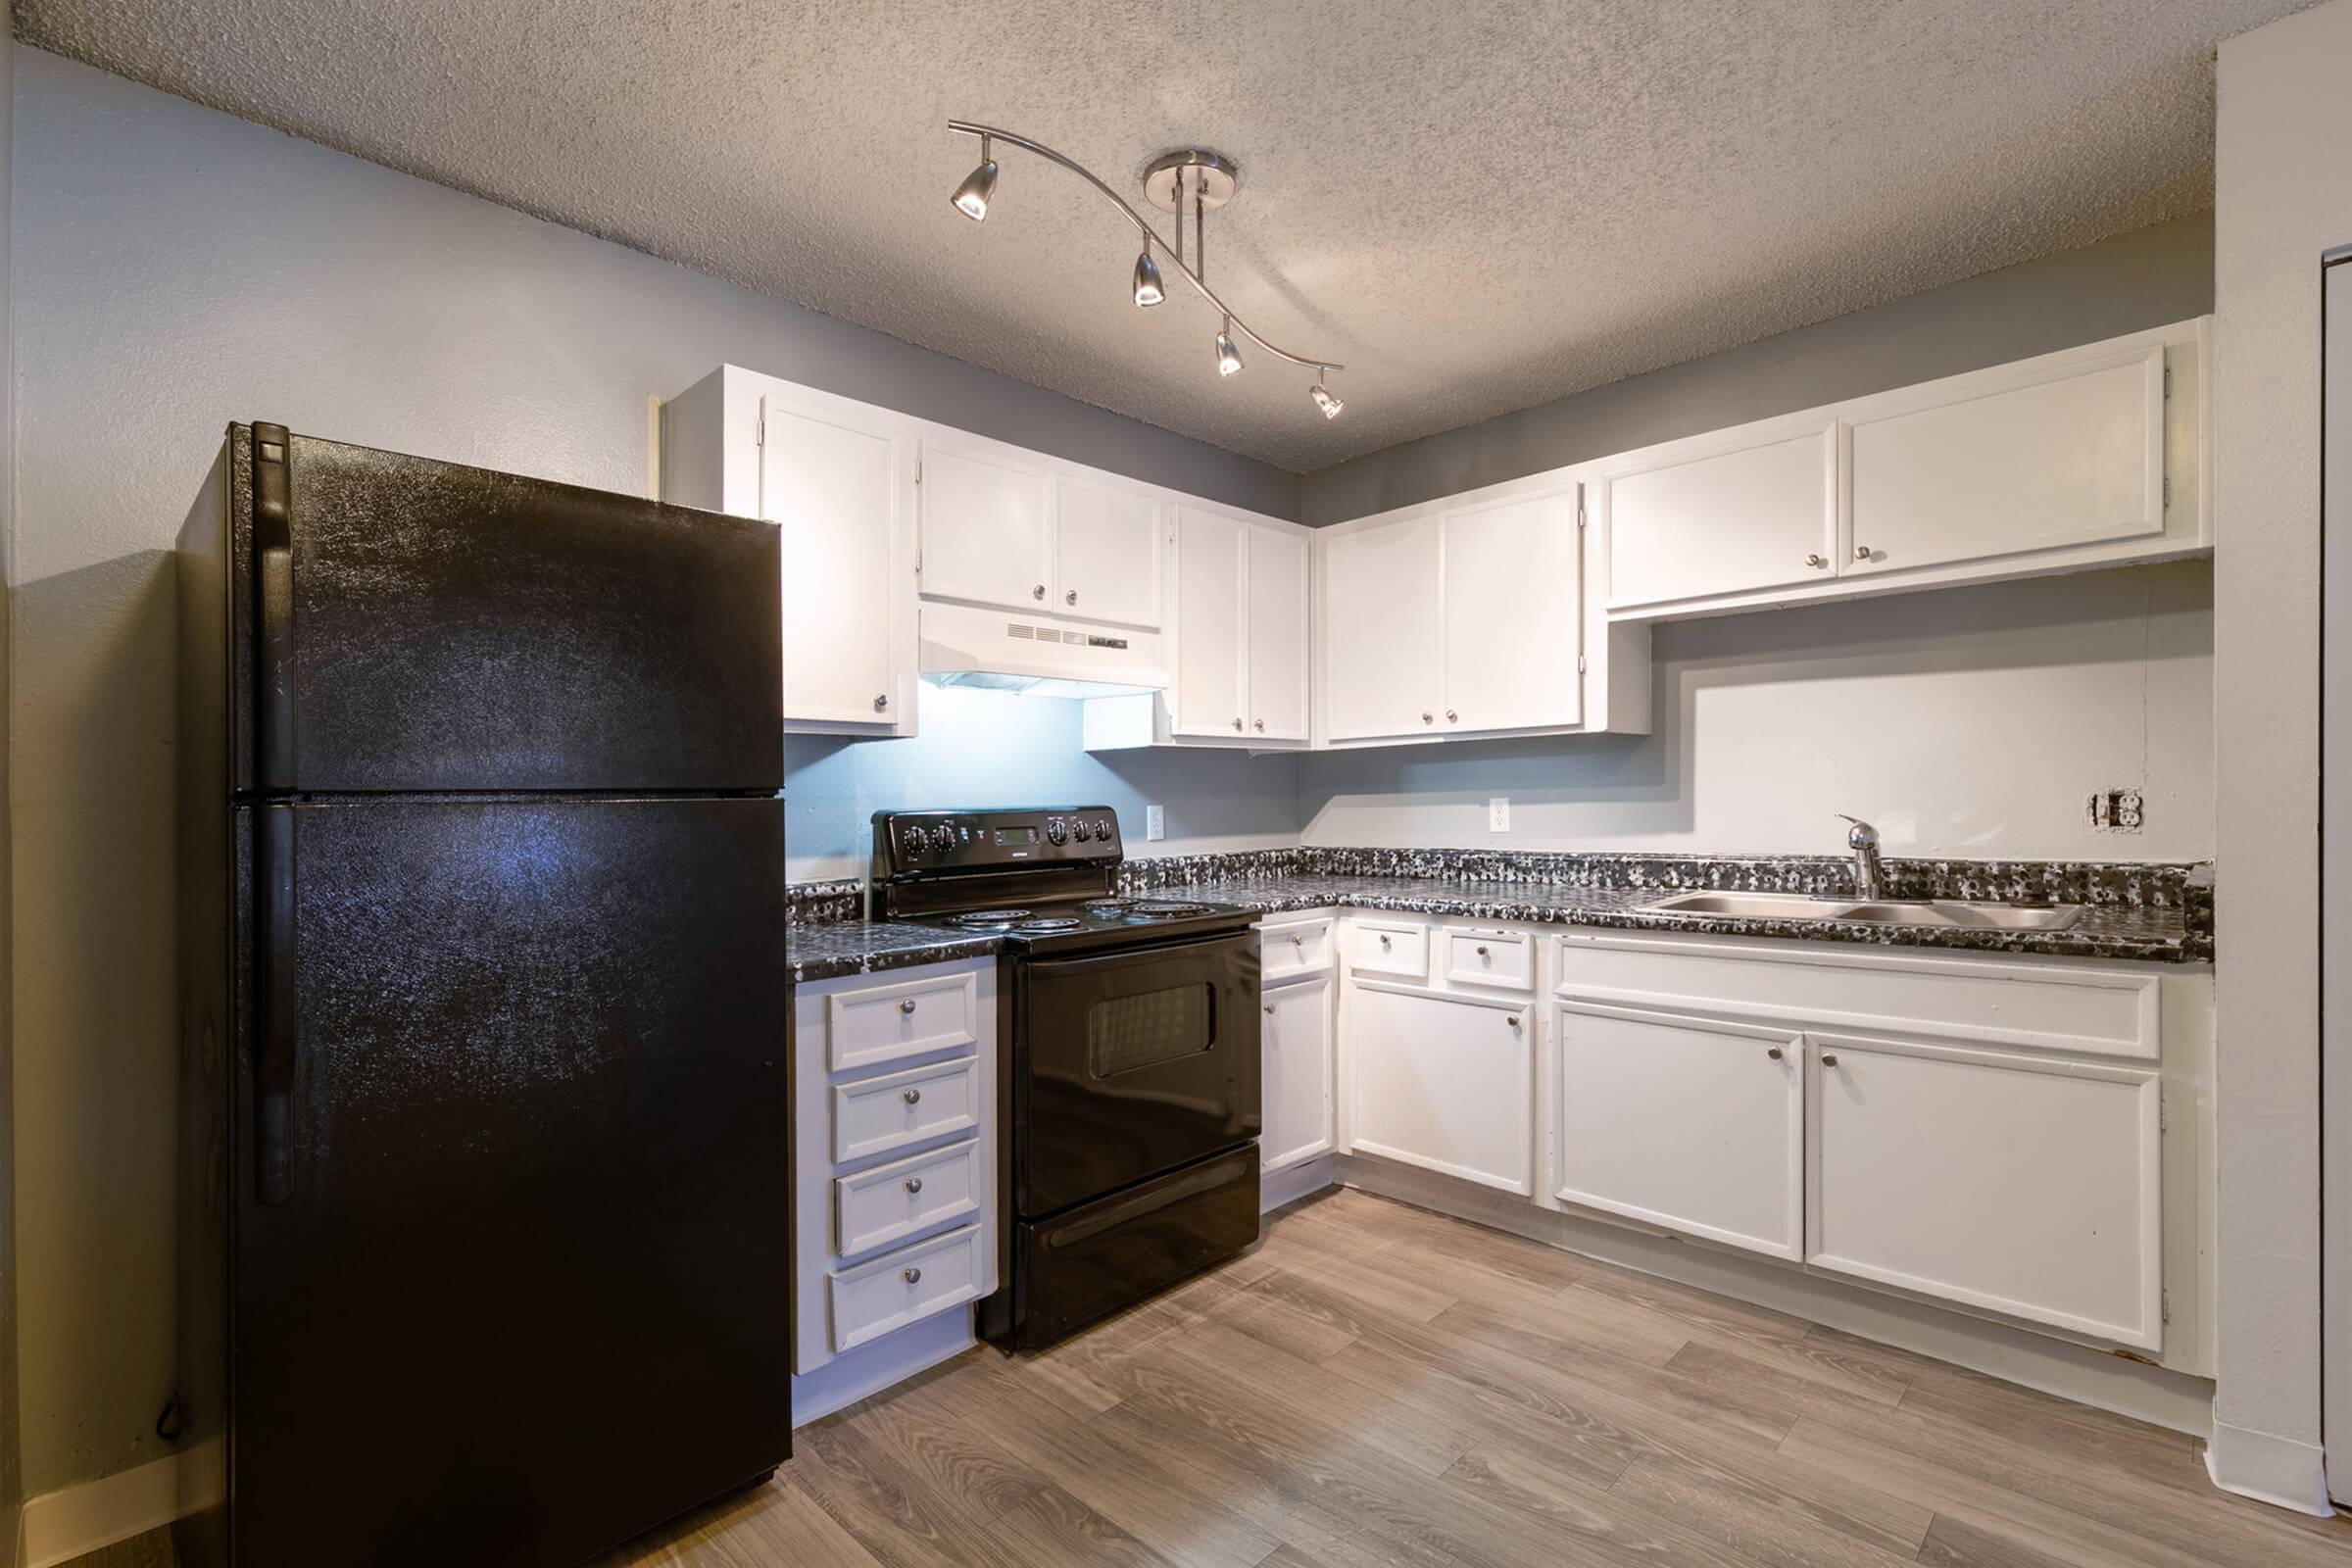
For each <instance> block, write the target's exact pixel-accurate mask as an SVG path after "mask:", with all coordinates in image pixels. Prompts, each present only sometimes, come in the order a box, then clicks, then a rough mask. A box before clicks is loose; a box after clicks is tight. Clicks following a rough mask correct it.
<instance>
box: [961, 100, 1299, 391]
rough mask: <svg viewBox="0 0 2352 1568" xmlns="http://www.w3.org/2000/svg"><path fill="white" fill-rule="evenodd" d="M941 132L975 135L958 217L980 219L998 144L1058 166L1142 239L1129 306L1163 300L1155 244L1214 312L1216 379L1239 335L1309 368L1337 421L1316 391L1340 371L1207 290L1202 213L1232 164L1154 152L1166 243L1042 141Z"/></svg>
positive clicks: (992, 187)
mask: <svg viewBox="0 0 2352 1568" xmlns="http://www.w3.org/2000/svg"><path fill="white" fill-rule="evenodd" d="M948 128H949V129H950V130H952V131H955V132H956V134H958V135H962V136H977V137H979V138H980V149H981V151H980V167H979V168H978V169H975V170H973V171H972V172H971V174H970V175H969V176H968V177H967V178H966V179H965V180H964V182H963V184H962V185H961V186H960V187H958V188H957V190H956V209H957V210H958V211H959V212H961V213H962V214H963V215H964V216H965V217H967V218H970V219H973V220H979V219H982V218H984V217H986V216H987V213H988V204H989V201H990V199H991V198H993V197H994V196H995V194H996V184H997V165H996V161H995V159H994V157H993V156H992V154H993V152H994V151H995V147H996V144H997V143H998V142H1003V143H1005V145H1006V146H1008V147H1019V148H1022V149H1023V150H1025V151H1028V152H1032V153H1035V154H1036V155H1037V156H1038V157H1040V158H1043V159H1044V160H1045V161H1046V162H1047V163H1049V164H1057V165H1059V166H1060V167H1061V168H1063V169H1066V170H1068V171H1069V172H1071V173H1073V174H1076V175H1077V176H1078V177H1079V178H1080V179H1083V180H1085V181H1086V182H1087V183H1088V184H1089V185H1092V186H1094V188H1095V190H1096V192H1097V194H1099V195H1100V196H1102V198H1103V200H1104V201H1106V202H1108V203H1110V205H1111V206H1113V207H1115V208H1117V209H1118V210H1119V214H1120V216H1121V217H1123V218H1125V219H1126V220H1127V221H1129V222H1130V223H1133V224H1134V225H1135V231H1136V234H1137V235H1138V237H1140V238H1141V239H1142V241H1143V254H1142V255H1140V256H1138V257H1137V258H1136V263H1135V275H1134V278H1133V285H1134V286H1133V294H1134V298H1135V303H1136V304H1138V305H1156V304H1158V303H1159V301H1160V299H1161V298H1162V297H1163V295H1164V286H1163V279H1164V277H1165V273H1164V272H1163V271H1162V270H1160V268H1159V267H1158V266H1156V265H1155V264H1154V262H1153V259H1152V247H1153V246H1157V247H1159V249H1160V250H1161V252H1162V253H1163V254H1164V255H1165V256H1166V258H1167V261H1168V264H1169V265H1170V266H1172V267H1173V268H1174V269H1175V272H1176V275H1177V276H1178V277H1181V278H1183V279H1184V280H1185V281H1186V282H1187V283H1189V284H1191V285H1192V288H1193V292H1194V293H1196V294H1198V295H1200V296H1201V298H1202V299H1204V300H1206V301H1207V302H1208V303H1209V304H1210V305H1211V306H1212V307H1214V308H1215V310H1216V312H1217V315H1218V317H1219V318H1220V319H1221V320H1222V323H1223V325H1222V329H1221V330H1220V331H1219V332H1218V333H1217V340H1216V349H1217V369H1218V370H1219V371H1220V372H1221V373H1222V374H1223V375H1228V376H1230V375H1232V374H1234V373H1235V372H1236V371H1238V370H1240V369H1241V368H1242V355H1241V348H1240V345H1239V343H1238V342H1237V341H1236V339H1235V334H1236V333H1239V334H1240V335H1241V336H1242V337H1246V338H1249V339H1250V341H1251V342H1253V343H1255V344H1256V345H1257V346H1258V347H1259V348H1261V349H1264V350H1265V351H1266V352H1267V353H1268V354H1271V355H1272V356H1274V358H1276V359H1278V360H1287V361H1289V362H1290V363H1291V364H1293V365H1296V366H1298V367H1299V368H1301V369H1307V370H1312V371H1314V372H1315V386H1314V392H1315V405H1316V407H1318V408H1320V409H1321V410H1322V411H1323V416H1324V417H1325V418H1332V417H1337V416H1338V414H1339V412H1340V409H1341V407H1342V405H1341V403H1340V400H1339V399H1337V398H1335V397H1332V396H1331V395H1330V394H1329V393H1328V392H1326V391H1325V390H1324V388H1323V377H1324V376H1325V375H1326V374H1328V373H1330V372H1331V371H1334V370H1338V369H1342V368H1345V367H1343V366H1341V365H1340V364H1339V363H1338V362H1337V361H1335V360H1331V359H1327V358H1324V357H1322V356H1319V355H1306V354H1293V353H1292V352H1291V351H1290V350H1289V349H1286V348H1283V347H1281V346H1280V345H1278V344H1276V343H1273V342H1271V341H1270V340H1268V339H1267V337H1266V336H1265V334H1264V333H1262V332H1260V331H1258V330H1257V329H1256V328H1254V327H1252V326H1251V325H1250V323H1249V322H1248V321H1245V320H1243V319H1241V318H1240V317H1239V316H1236V315H1235V314H1234V312H1233V307H1232V306H1230V305H1228V304H1226V303H1225V302H1224V301H1223V300H1221V299H1219V298H1218V297H1217V296H1216V293H1215V292H1214V291H1213V290H1211V289H1210V288H1209V286H1208V268H1207V266H1206V257H1205V255H1204V254H1203V253H1204V252H1205V250H1206V245H1205V239H1206V234H1205V226H1206V225H1205V223H1204V222H1203V219H1204V216H1205V215H1206V214H1207V213H1208V212H1209V211H1210V209H1212V208H1217V207H1222V206H1224V205H1225V204H1226V203H1227V202H1229V201H1231V200H1232V199H1233V196H1234V193H1235V192H1236V191H1237V190H1239V189H1240V188H1241V182H1242V168H1241V165H1240V164H1239V163H1237V162H1235V161H1234V160H1233V159H1231V158H1228V157H1226V156H1225V155H1224V154H1223V153H1215V152H1208V151H1206V150H1204V149H1201V148H1198V147H1186V148H1180V149H1178V150H1177V151H1175V152H1171V153H1162V154H1161V155H1160V156H1159V157H1157V158H1155V159H1153V160H1152V163H1151V165H1150V166H1149V167H1148V168H1146V170H1145V171H1144V200H1145V201H1146V202H1147V203H1149V204H1150V205H1152V206H1153V207H1156V208H1158V209H1159V210H1160V211H1161V212H1164V213H1172V214H1174V215H1175V218H1176V233H1175V237H1174V239H1173V240H1172V241H1171V240H1168V239H1163V238H1161V237H1160V235H1159V233H1158V232H1157V231H1156V230H1154V229H1153V228H1152V224H1151V222H1150V221H1149V220H1147V219H1146V218H1145V217H1144V215H1143V214H1142V213H1139V212H1137V211H1136V210H1135V207H1134V205H1133V204H1132V203H1130V202H1129V201H1128V200H1127V198H1126V197H1124V196H1121V195H1120V194H1119V193H1118V192H1117V191H1115V190H1113V189H1111V188H1110V186H1109V185H1107V184H1105V183H1104V182H1103V178H1102V176H1101V175H1099V174H1097V173H1096V172H1094V171H1093V170H1091V169H1088V168H1087V167H1086V166H1085V165H1083V164H1081V163H1079V162H1078V161H1077V160H1076V159H1073V158H1068V157H1065V156H1063V155H1062V154H1060V153H1057V152H1055V151H1054V149H1053V148H1051V147H1049V146H1047V145H1046V144H1045V143H1044V142H1040V141H1031V140H1030V139H1029V138H1028V137H1026V136H1018V135H1015V134H1013V133H1012V132H1011V131H1009V130H1005V129H1003V128H1001V127H999V126H996V125H982V124H978V123H974V122H972V121H969V120H951V121H949V122H948ZM1188 210H1189V213H1190V216H1191V218H1192V221H1193V259H1192V263H1191V265H1190V266H1188V265H1186V262H1185V255H1184V221H1185V218H1186V216H1187V213H1188Z"/></svg>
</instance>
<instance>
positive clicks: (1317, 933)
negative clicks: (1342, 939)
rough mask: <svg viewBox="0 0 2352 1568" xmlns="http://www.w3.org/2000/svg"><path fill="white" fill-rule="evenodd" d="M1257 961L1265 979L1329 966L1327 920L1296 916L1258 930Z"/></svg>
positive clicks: (1303, 972)
mask: <svg viewBox="0 0 2352 1568" xmlns="http://www.w3.org/2000/svg"><path fill="white" fill-rule="evenodd" d="M1257 945H1258V965H1259V970H1260V972H1261V973H1262V974H1263V975H1264V976H1265V978H1266V979H1268V980H1284V979H1288V978H1289V977H1290V976H1292V975H1295V974H1316V973H1320V972H1321V971H1323V970H1325V969H1328V968H1330V967H1331V957H1332V953H1331V922H1330V921H1329V920H1299V921H1297V922H1295V923H1293V924H1290V925H1270V926H1267V927H1266V928H1265V929H1264V930H1263V931H1261V932H1259V933H1258V944H1257Z"/></svg>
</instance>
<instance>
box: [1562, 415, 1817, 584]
mask: <svg viewBox="0 0 2352 1568" xmlns="http://www.w3.org/2000/svg"><path fill="white" fill-rule="evenodd" d="M1837 457H1838V440H1837V430H1836V426H1835V425H1832V424H1828V423H1824V424H1822V425H1821V426H1820V427H1819V428H1816V429H1809V430H1798V431H1795V432H1792V433H1783V434H1780V435H1776V436H1774V437H1772V438H1770V439H1763V440H1758V441H1756V442H1754V443H1752V444H1749V445H1744V446H1739V447H1734V448H1733V449H1731V450H1730V451H1719V452H1715V453H1713V454H1711V455H1709V456H1705V457H1696V458H1685V459H1681V460H1679V461H1675V462H1671V463H1667V464H1663V465H1661V466H1657V467H1652V468H1643V469H1637V470H1635V471H1633V472H1630V473H1619V474H1615V475H1612V476H1611V477H1609V478H1606V479H1604V480H1602V481H1601V483H1602V484H1603V485H1604V486H1605V487H1606V488H1607V491H1608V498H1607V499H1608V512H1609V604H1610V605H1611V606H1612V607H1617V608H1624V607H1630V606H1636V605H1659V604H1668V603H1672V602H1674V601H1677V600H1685V599H1705V598H1709V597H1711V596H1713V595H1716V594H1735V593H1744V592H1747V591H1749V590H1751V589H1758V588H1779V587H1786V586H1790V585H1793V584H1798V583H1812V582H1824V581H1828V580H1830V578H1831V577H1832V576H1833V575H1834V567H1835V566H1836V564H1837V562H1836V556H1837V550H1838V508H1837V485H1836V483H1835V474H1836V472H1837Z"/></svg>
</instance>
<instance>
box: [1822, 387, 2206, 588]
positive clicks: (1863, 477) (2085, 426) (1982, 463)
mask: <svg viewBox="0 0 2352 1568" xmlns="http://www.w3.org/2000/svg"><path fill="white" fill-rule="evenodd" d="M2164 361H2165V350H2164V345H2163V344H2161V343H2150V344H2143V345H2140V346H2138V347H2134V348H2130V349H2125V350H2123V351H2121V352H2118V353H2114V354H2105V355H2099V356H2096V357H2094V358H2092V359H2089V360H2087V361H2080V362H2079V361H2077V360H2075V359H2074V358H2072V357H2069V356H2061V357H2060V358H2059V361H2058V363H2056V364H2054V365H2053V364H2050V363H2049V362H2046V361H2037V362H2034V366H2032V367H2029V368H2025V369H2022V370H2021V371H2019V373H2017V374H2016V375H2015V376H2014V377H2003V378H2002V379H2001V380H1998V381H1995V382H1993V383H1991V384H1989V385H1987V386H1986V387H1985V390H1983V391H1980V392H1977V393H1976V394H1974V395H1972V396H1965V397H1960V398H1958V399H1953V398H1950V397H1949V396H1948V395H1938V394H1939V393H1940V392H1941V383H1936V384H1932V385H1930V386H1928V387H1924V388H1921V389H1919V395H1918V397H1917V398H1915V399H1912V398H1890V399H1887V400H1885V405H1886V406H1885V407H1883V408H1882V409H1881V410H1880V412H1876V413H1871V414H1862V415H1857V416H1856V417H1853V418H1852V419H1850V420H1849V421H1848V422H1847V424H1846V438H1845V439H1846V448H1847V455H1846V494H1845V505H1846V511H1847V515H1848V517H1849V519H1850V522H1849V536H1850V537H1851V539H1852V541H1853V544H1852V549H1851V551H1850V552H1849V554H1848V556H1847V562H1846V569H1847V571H1849V572H1851V573H1854V574H1861V573H1867V572H1876V571H1904V570H1908V569H1911V568H1913V567H1918V566H1934V565H1940V564H1944V563H1946V562H1953V561H1975V560H1985V559H1988V558H1991V557H1995V556H2013V555H2018V554H2021V553H2024V552H2029V551H2036V550H2055V549H2060V548H2063V547H2065V546H2068V545H2086V544H2098V543H2103V542H2106V541H2109V540H2118V539H2142V538H2150V537H2154V536H2156V535H2159V534H2161V533H2163V532H2164V478H2165V474H2164V445H2165V442H2164ZM1907 405H1910V406H1907Z"/></svg>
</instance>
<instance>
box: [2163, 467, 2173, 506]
mask: <svg viewBox="0 0 2352 1568" xmlns="http://www.w3.org/2000/svg"><path fill="white" fill-rule="evenodd" d="M2164 504H2165V505H2166V506H2168V507H2169V506H2171V505H2172V504H2173V476H2172V475H2171V474H2169V473H2168V474H2166V475H2165V476H2164Z"/></svg>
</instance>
